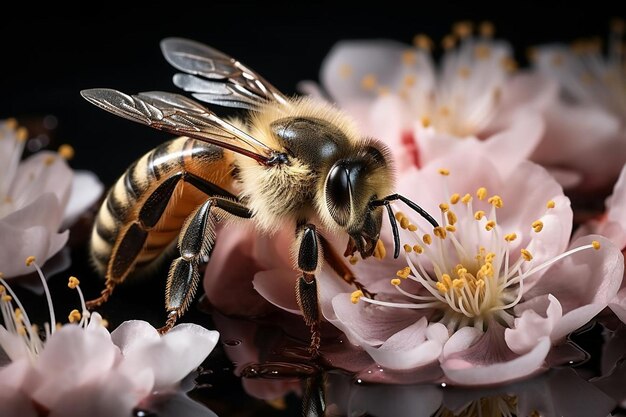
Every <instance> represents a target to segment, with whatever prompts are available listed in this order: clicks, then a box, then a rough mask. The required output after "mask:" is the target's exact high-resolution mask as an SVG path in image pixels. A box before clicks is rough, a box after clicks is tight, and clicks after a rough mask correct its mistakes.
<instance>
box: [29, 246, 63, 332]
mask: <svg viewBox="0 0 626 417" xmlns="http://www.w3.org/2000/svg"><path fill="white" fill-rule="evenodd" d="M26 265H27V266H31V265H34V266H35V269H36V270H37V274H38V275H39V279H40V280H41V285H42V286H43V290H44V292H45V293H46V301H47V302H48V312H49V313H50V327H51V329H52V330H51V333H54V330H55V329H56V324H57V323H56V320H55V317H54V308H53V307H52V296H50V289H49V288H48V284H47V283H46V278H45V277H44V275H43V272H42V271H41V268H39V265H37V262H36V260H35V257H34V256H29V257H28V258H26Z"/></svg>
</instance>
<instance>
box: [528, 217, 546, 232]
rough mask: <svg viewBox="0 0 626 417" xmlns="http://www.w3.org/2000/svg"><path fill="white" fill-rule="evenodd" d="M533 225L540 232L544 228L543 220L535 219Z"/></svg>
mask: <svg viewBox="0 0 626 417" xmlns="http://www.w3.org/2000/svg"><path fill="white" fill-rule="evenodd" d="M531 226H532V227H533V229H534V230H535V232H536V233H539V232H541V231H542V230H543V222H542V221H541V220H535V221H534V222H533V224H532V225H531Z"/></svg>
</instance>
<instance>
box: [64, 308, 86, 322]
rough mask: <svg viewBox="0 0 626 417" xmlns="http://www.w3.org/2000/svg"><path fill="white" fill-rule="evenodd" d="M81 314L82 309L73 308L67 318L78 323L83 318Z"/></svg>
mask: <svg viewBox="0 0 626 417" xmlns="http://www.w3.org/2000/svg"><path fill="white" fill-rule="evenodd" d="M81 317H82V316H81V314H80V311H78V310H72V311H71V312H70V314H69V316H67V319H68V320H69V322H70V323H76V322H79V321H80V318H81Z"/></svg>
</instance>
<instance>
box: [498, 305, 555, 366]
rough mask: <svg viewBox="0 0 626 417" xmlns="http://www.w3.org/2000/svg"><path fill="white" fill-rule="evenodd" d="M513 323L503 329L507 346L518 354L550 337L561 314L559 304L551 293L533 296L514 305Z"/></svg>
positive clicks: (527, 350)
mask: <svg viewBox="0 0 626 417" xmlns="http://www.w3.org/2000/svg"><path fill="white" fill-rule="evenodd" d="M515 313H516V315H517V316H518V317H516V318H515V325H514V326H513V328H512V329H506V330H505V331H504V340H506V344H507V346H508V347H509V348H510V349H511V350H512V351H513V352H515V353H517V354H518V355H523V354H524V353H527V352H529V351H530V350H532V348H533V347H535V346H536V345H537V342H538V341H539V340H540V339H542V338H544V337H550V334H551V333H552V330H553V329H554V327H555V326H556V323H558V321H559V320H560V319H561V317H562V316H563V314H562V313H563V311H562V309H561V304H560V303H559V300H557V299H556V298H555V297H554V296H553V295H552V294H548V295H544V296H540V297H536V298H533V299H532V300H530V301H527V302H525V303H522V304H518V305H517V306H515Z"/></svg>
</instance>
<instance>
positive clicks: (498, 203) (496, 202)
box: [487, 195, 504, 208]
mask: <svg viewBox="0 0 626 417" xmlns="http://www.w3.org/2000/svg"><path fill="white" fill-rule="evenodd" d="M487 202H488V203H489V204H491V205H492V206H494V207H495V208H502V206H503V205H504V201H502V197H500V196H499V195H494V196H492V197H489V199H488V200H487Z"/></svg>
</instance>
